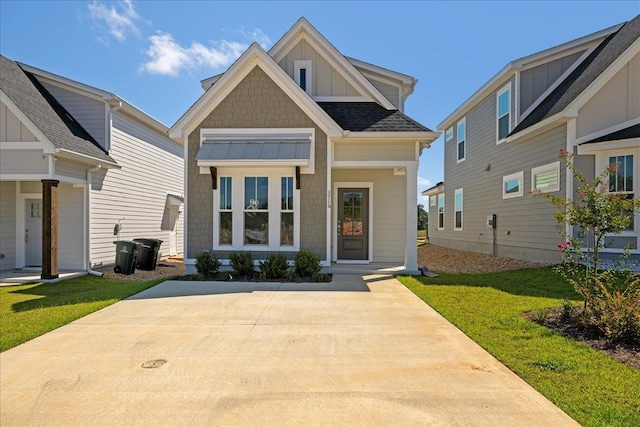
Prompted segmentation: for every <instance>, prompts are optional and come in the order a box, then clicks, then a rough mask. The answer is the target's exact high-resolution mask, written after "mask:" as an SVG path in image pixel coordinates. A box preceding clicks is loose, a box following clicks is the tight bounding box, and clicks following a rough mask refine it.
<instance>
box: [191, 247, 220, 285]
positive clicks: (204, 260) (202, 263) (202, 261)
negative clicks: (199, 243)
mask: <svg viewBox="0 0 640 427" xmlns="http://www.w3.org/2000/svg"><path fill="white" fill-rule="evenodd" d="M221 265H222V263H221V262H220V260H218V257H216V256H215V255H211V254H210V253H209V252H202V253H201V254H199V255H198V256H197V257H196V264H195V267H196V270H198V275H199V278H200V279H202V280H206V279H208V278H211V277H214V276H215V275H216V274H217V273H218V270H219V269H220V266H221Z"/></svg>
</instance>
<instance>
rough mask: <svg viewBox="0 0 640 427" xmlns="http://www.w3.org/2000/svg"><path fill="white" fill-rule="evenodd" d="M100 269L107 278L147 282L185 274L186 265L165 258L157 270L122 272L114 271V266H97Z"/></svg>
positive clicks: (159, 263)
mask: <svg viewBox="0 0 640 427" xmlns="http://www.w3.org/2000/svg"><path fill="white" fill-rule="evenodd" d="M95 270H96V271H100V272H101V273H102V274H103V276H104V277H105V278H106V279H110V280H126V281H130V282H146V281H148V280H154V279H162V278H164V277H171V276H184V274H185V265H184V263H183V262H182V261H178V260H175V261H174V260H165V261H160V262H158V266H157V267H156V269H155V270H141V269H139V268H136V270H135V272H134V273H133V274H122V273H116V272H114V271H113V266H110V267H101V268H95Z"/></svg>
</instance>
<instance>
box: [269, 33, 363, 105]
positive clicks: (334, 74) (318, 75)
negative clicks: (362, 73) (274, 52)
mask: <svg viewBox="0 0 640 427" xmlns="http://www.w3.org/2000/svg"><path fill="white" fill-rule="evenodd" d="M299 60H309V61H311V95H312V96H360V95H361V94H360V93H359V92H358V91H357V89H355V88H354V87H353V86H352V85H350V84H349V82H347V80H346V79H345V78H344V77H342V75H341V74H340V73H339V72H338V71H337V70H336V69H335V68H333V67H332V66H331V64H329V62H328V61H327V60H326V59H324V58H323V57H322V55H320V54H318V52H317V51H316V50H315V49H314V48H313V47H312V46H311V45H310V44H309V43H307V41H306V40H300V41H299V42H298V44H296V45H295V46H294V47H293V48H292V49H291V50H290V51H289V53H287V54H286V55H285V56H284V58H282V59H281V60H280V63H279V65H280V67H281V68H282V69H283V70H284V71H285V72H286V73H287V74H289V76H290V77H291V78H292V79H294V80H295V77H294V71H295V68H294V67H295V61H299Z"/></svg>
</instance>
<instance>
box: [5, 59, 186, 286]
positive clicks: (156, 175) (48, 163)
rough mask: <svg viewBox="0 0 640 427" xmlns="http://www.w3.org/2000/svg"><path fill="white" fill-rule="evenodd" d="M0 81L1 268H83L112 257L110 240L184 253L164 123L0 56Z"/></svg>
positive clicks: (172, 151)
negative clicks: (154, 243)
mask: <svg viewBox="0 0 640 427" xmlns="http://www.w3.org/2000/svg"><path fill="white" fill-rule="evenodd" d="M0 79H1V80H0V83H1V85H0V102H1V103H0V270H14V269H23V270H25V271H26V270H39V269H41V270H42V272H41V273H42V274H41V277H42V278H43V279H55V278H56V277H57V276H58V275H59V272H63V271H64V270H68V271H70V272H74V274H83V273H82V272H85V273H84V274H86V272H87V271H92V268H94V267H96V266H102V265H109V264H113V263H114V260H115V246H114V244H113V241H114V240H116V239H126V240H131V239H133V238H154V239H160V240H163V243H162V245H161V247H160V251H161V254H162V255H163V256H169V255H177V254H180V253H182V251H183V243H182V223H183V221H182V213H181V209H182V206H181V205H182V193H183V177H184V175H183V171H184V168H183V165H184V163H183V158H182V150H183V147H182V145H181V144H180V143H176V142H174V141H172V140H171V139H169V137H168V134H167V132H168V128H167V127H166V126H165V125H163V124H162V123H160V122H159V121H157V120H156V119H154V118H152V117H150V116H149V115H147V114H145V113H144V112H142V111H141V110H139V109H138V108H136V107H134V106H133V105H131V104H130V103H128V102H127V101H125V100H124V99H122V98H121V97H119V96H117V95H115V94H113V93H110V92H106V91H104V90H101V89H97V88H95V87H91V86H89V85H86V84H83V83H80V82H77V81H74V80H71V79H68V78H65V77H61V76H59V75H56V74H53V73H50V72H47V71H43V70H40V69H38V68H35V67H31V66H28V65H25V64H20V63H16V62H14V61H12V60H11V59H9V58H6V57H4V56H0ZM117 225H119V228H120V230H119V232H117V231H116V232H115V235H114V229H115V228H116V226H117Z"/></svg>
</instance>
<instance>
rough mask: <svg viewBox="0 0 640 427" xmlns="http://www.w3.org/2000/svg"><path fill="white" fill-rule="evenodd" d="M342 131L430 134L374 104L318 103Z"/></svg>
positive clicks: (412, 122)
mask: <svg viewBox="0 0 640 427" xmlns="http://www.w3.org/2000/svg"><path fill="white" fill-rule="evenodd" d="M318 105H320V107H321V108H322V109H323V110H324V111H325V112H326V113H327V114H328V115H329V116H330V117H331V118H332V119H333V120H334V121H335V122H336V123H337V124H338V126H340V127H341V128H342V129H344V130H349V131H353V132H431V129H429V128H427V127H426V126H423V125H421V124H420V123H418V122H416V121H415V120H413V119H412V118H411V117H409V116H407V115H405V114H403V113H401V112H400V111H398V110H387V109H386V108H384V107H382V106H380V105H378V104H377V103H375V102H318Z"/></svg>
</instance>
